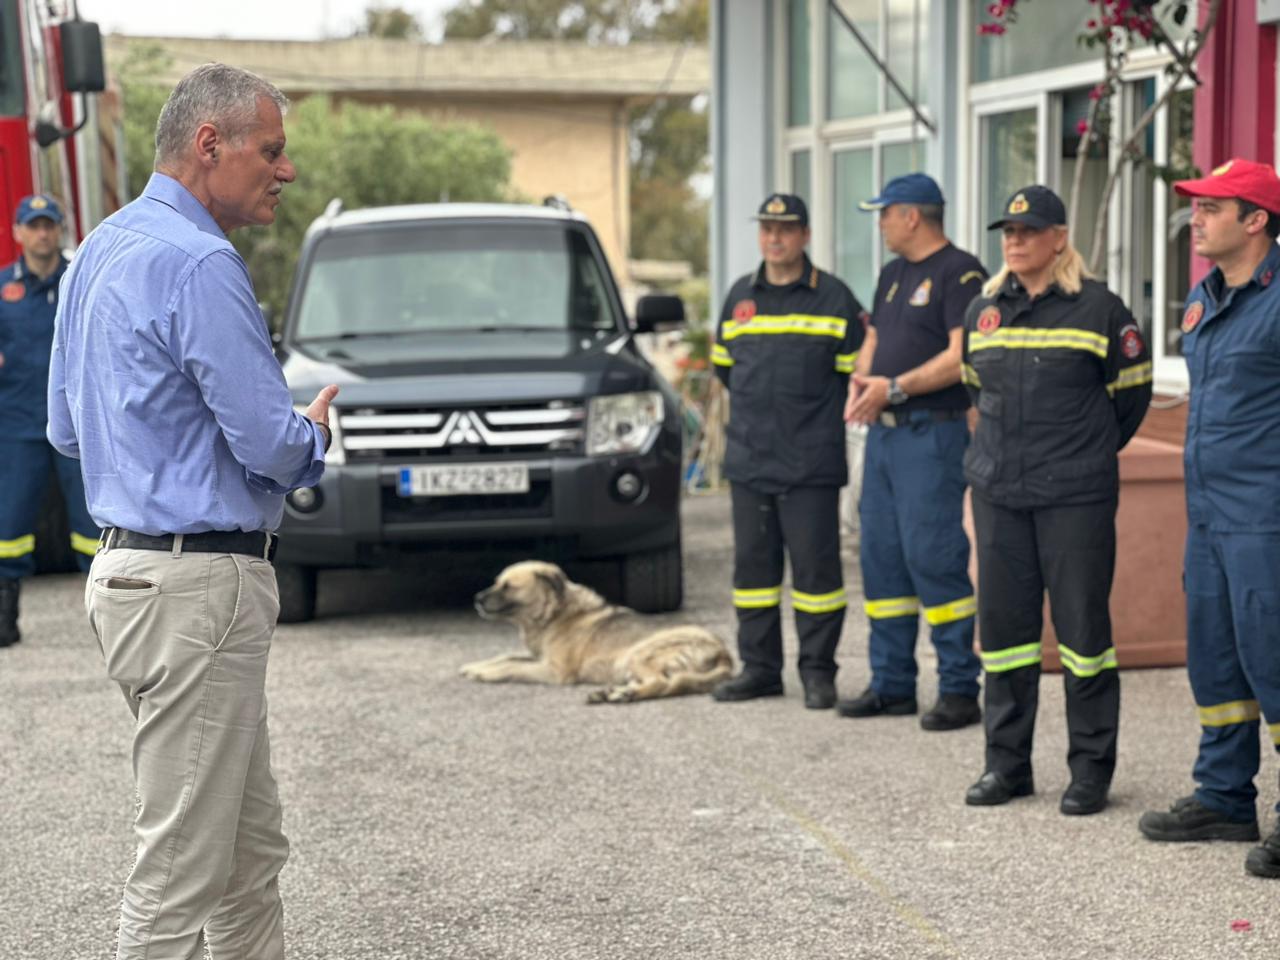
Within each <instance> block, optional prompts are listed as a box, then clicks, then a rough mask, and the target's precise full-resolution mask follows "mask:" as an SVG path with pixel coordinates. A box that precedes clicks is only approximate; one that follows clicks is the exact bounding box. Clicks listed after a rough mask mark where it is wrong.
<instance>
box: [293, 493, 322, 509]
mask: <svg viewBox="0 0 1280 960" xmlns="http://www.w3.org/2000/svg"><path fill="white" fill-rule="evenodd" d="M289 506H291V507H293V509H295V510H297V511H298V512H299V513H314V512H315V511H316V510H319V509H320V491H319V490H318V489H316V488H315V487H299V488H298V489H297V490H294V491H293V492H292V493H290V494H289Z"/></svg>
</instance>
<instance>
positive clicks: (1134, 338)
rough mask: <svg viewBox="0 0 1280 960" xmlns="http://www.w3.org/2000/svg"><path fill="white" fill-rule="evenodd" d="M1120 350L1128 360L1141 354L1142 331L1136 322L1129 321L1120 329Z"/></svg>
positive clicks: (1134, 358)
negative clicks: (1129, 322)
mask: <svg viewBox="0 0 1280 960" xmlns="http://www.w3.org/2000/svg"><path fill="white" fill-rule="evenodd" d="M1120 352H1121V353H1123V354H1124V355H1125V357H1126V358H1128V359H1130V360H1137V359H1138V357H1140V356H1142V331H1141V330H1139V329H1138V325H1137V324H1136V323H1131V324H1129V325H1128V326H1126V327H1124V328H1122V329H1121V331H1120Z"/></svg>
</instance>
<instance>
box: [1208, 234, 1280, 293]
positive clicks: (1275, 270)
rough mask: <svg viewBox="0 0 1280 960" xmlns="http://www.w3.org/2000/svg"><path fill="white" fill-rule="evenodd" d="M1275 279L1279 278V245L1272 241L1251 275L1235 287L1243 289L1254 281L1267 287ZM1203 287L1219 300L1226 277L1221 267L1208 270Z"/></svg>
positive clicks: (1225, 285) (1225, 283)
mask: <svg viewBox="0 0 1280 960" xmlns="http://www.w3.org/2000/svg"><path fill="white" fill-rule="evenodd" d="M1276 280H1280V245H1277V244H1275V243H1273V244H1271V249H1270V250H1268V251H1267V255H1266V256H1265V257H1263V258H1262V262H1261V263H1260V264H1258V266H1257V268H1256V269H1255V270H1254V271H1253V276H1251V277H1250V278H1249V279H1248V280H1247V281H1246V282H1245V283H1242V284H1241V285H1240V286H1239V287H1238V288H1237V289H1239V290H1243V289H1245V288H1246V287H1250V286H1252V285H1253V284H1255V283H1256V284H1257V285H1258V286H1260V287H1269V286H1271V284H1272V283H1274V282H1276ZM1204 289H1205V292H1206V293H1208V294H1209V296H1210V297H1212V298H1213V300H1214V302H1218V301H1221V300H1222V299H1223V297H1225V296H1226V295H1227V279H1226V277H1224V276H1223V275H1222V268H1221V267H1214V268H1213V269H1212V270H1210V271H1209V275H1208V276H1207V277H1205V278H1204Z"/></svg>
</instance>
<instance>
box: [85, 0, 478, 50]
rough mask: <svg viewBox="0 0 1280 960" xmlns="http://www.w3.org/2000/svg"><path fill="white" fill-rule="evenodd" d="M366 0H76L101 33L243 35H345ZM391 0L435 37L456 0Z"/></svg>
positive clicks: (358, 20) (293, 37) (269, 37)
mask: <svg viewBox="0 0 1280 960" xmlns="http://www.w3.org/2000/svg"><path fill="white" fill-rule="evenodd" d="M370 5H371V2H370V0H265V2H264V0H218V2H216V3H184V2H182V0H79V8H80V15H81V16H82V17H83V18H84V19H86V20H93V21H96V22H97V24H98V26H99V27H101V28H102V32H103V33H124V34H134V35H146V36H161V37H232V38H238V39H244V40H320V39H323V38H325V37H345V36H349V35H350V34H351V33H352V32H353V31H354V29H355V28H356V26H358V25H359V24H361V23H363V22H364V11H365V9H366V8H367V7H369V6H370ZM373 5H377V4H373ZM384 5H385V4H384ZM392 5H394V6H399V7H401V8H403V9H405V10H408V11H409V12H410V13H412V14H415V15H416V16H417V17H418V19H419V20H420V21H421V22H422V24H423V26H424V27H425V28H426V30H427V37H428V38H429V39H433V40H436V39H439V36H440V32H441V24H442V21H443V13H444V11H445V10H448V9H449V8H450V7H452V6H454V5H455V0H398V2H396V3H394V4H392Z"/></svg>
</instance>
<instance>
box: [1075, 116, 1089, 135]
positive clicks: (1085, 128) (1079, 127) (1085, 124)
mask: <svg viewBox="0 0 1280 960" xmlns="http://www.w3.org/2000/svg"><path fill="white" fill-rule="evenodd" d="M1088 132H1089V121H1088V120H1077V121H1076V133H1078V134H1080V136H1082V137H1083V136H1084V135H1085V134H1086V133H1088Z"/></svg>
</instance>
